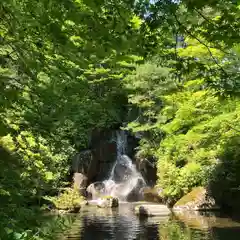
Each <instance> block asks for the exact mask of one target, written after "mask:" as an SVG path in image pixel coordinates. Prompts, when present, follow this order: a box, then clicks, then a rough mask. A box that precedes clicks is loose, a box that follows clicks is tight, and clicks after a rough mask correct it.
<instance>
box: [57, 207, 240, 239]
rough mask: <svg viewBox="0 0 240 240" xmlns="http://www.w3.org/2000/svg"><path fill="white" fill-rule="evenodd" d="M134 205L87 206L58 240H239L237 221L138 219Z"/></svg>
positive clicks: (184, 217)
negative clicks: (114, 206) (111, 207)
mask: <svg viewBox="0 0 240 240" xmlns="http://www.w3.org/2000/svg"><path fill="white" fill-rule="evenodd" d="M133 207H134V204H129V203H127V204H121V205H120V207H119V209H117V210H111V209H99V208H96V207H94V206H87V207H84V208H83V209H82V212H81V213H80V214H79V215H77V217H76V221H75V222H74V225H73V226H72V227H71V229H69V230H68V231H67V232H65V233H64V237H63V238H62V237H61V239H72V240H77V239H78V240H94V239H96V240H147V239H149V240H156V239H157V240H190V239H193V240H196V239H198V240H210V239H211V240H240V221H237V220H232V219H230V218H226V217H223V216H221V215H220V214H214V215H213V214H204V215H200V214H197V213H195V214H194V213H185V214H177V216H170V217H153V218H148V219H139V218H138V217H136V216H135V215H134V214H133V210H132V209H133Z"/></svg>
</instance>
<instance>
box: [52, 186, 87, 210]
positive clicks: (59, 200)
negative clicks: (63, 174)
mask: <svg viewBox="0 0 240 240" xmlns="http://www.w3.org/2000/svg"><path fill="white" fill-rule="evenodd" d="M50 199H51V201H52V202H53V203H54V205H55V206H56V208H57V209H63V210H68V209H73V208H74V207H80V204H81V201H83V200H84V197H83V196H81V195H80V192H79V189H77V188H73V189H72V188H69V189H67V190H65V191H64V192H63V193H61V194H60V195H59V196H58V197H53V198H50Z"/></svg>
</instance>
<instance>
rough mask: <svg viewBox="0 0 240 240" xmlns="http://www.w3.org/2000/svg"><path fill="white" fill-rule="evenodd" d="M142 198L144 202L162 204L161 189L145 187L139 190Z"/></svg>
mask: <svg viewBox="0 0 240 240" xmlns="http://www.w3.org/2000/svg"><path fill="white" fill-rule="evenodd" d="M141 192H142V197H143V200H144V201H147V202H155V203H163V197H162V196H161V192H162V190H161V189H157V188H150V187H145V188H143V189H141Z"/></svg>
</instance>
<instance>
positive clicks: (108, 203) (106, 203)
mask: <svg viewBox="0 0 240 240" xmlns="http://www.w3.org/2000/svg"><path fill="white" fill-rule="evenodd" d="M118 205H119V202H118V199H117V198H114V197H106V198H101V199H99V200H98V203H97V206H98V207H100V208H116V207H118Z"/></svg>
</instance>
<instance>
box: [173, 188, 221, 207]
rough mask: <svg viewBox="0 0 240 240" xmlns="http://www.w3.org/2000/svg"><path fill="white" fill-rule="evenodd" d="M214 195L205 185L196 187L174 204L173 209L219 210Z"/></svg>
mask: <svg viewBox="0 0 240 240" xmlns="http://www.w3.org/2000/svg"><path fill="white" fill-rule="evenodd" d="M218 209H220V208H219V206H217V204H216V202H215V200H214V198H213V197H211V196H210V195H209V194H208V192H207V190H206V189H205V188H203V187H196V188H194V189H193V190H192V191H191V192H190V193H188V194H187V195H185V196H183V197H182V198H181V199H180V200H179V201H178V202H177V203H176V204H175V205H174V206H173V210H176V211H179V210H180V211H181V210H195V211H202V210H218Z"/></svg>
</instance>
